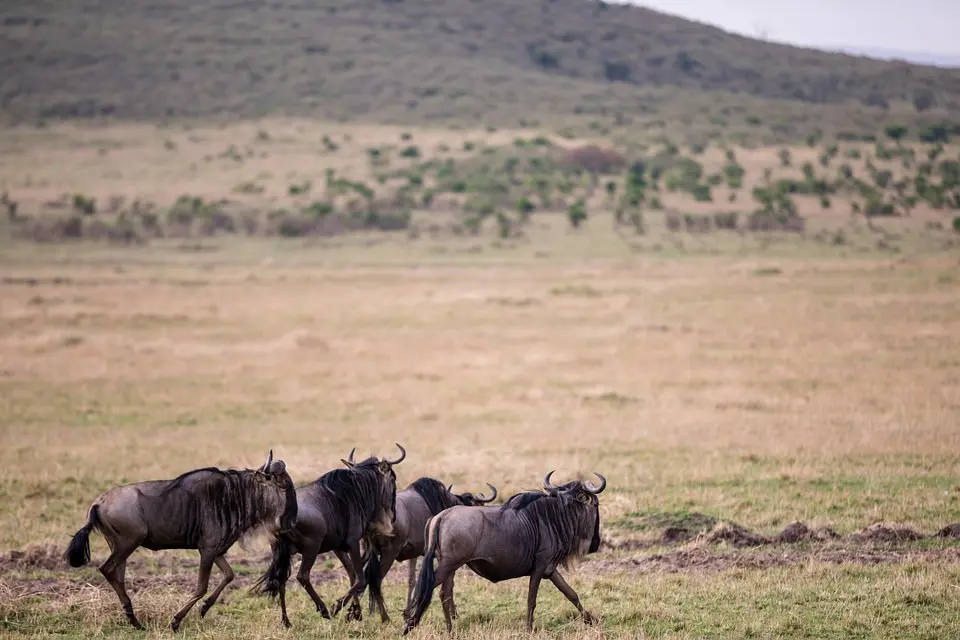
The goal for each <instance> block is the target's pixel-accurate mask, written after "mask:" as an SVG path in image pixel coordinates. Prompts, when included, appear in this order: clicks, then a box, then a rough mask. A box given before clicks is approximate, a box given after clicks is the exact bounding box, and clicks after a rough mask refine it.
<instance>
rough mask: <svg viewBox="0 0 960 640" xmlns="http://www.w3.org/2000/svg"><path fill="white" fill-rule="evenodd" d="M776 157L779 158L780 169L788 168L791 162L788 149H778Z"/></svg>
mask: <svg viewBox="0 0 960 640" xmlns="http://www.w3.org/2000/svg"><path fill="white" fill-rule="evenodd" d="M777 155H778V156H779V157H780V166H782V167H789V166H790V162H791V161H792V155H791V154H790V149H787V148H786V147H784V148H783V149H780V151H779V152H778V153H777Z"/></svg>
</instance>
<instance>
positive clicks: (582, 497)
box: [577, 491, 590, 504]
mask: <svg viewBox="0 0 960 640" xmlns="http://www.w3.org/2000/svg"><path fill="white" fill-rule="evenodd" d="M577 500H579V501H580V502H583V503H584V504H586V503H587V502H590V496H588V495H587V494H586V493H584V492H583V491H578V492H577Z"/></svg>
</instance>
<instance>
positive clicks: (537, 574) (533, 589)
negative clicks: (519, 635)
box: [527, 567, 544, 632]
mask: <svg viewBox="0 0 960 640" xmlns="http://www.w3.org/2000/svg"><path fill="white" fill-rule="evenodd" d="M543 574H544V570H543V569H541V568H540V567H536V568H534V570H533V573H532V574H530V586H529V588H528V589H527V632H530V631H533V610H534V609H536V608H537V593H538V592H539V591H540V581H541V580H542V579H543Z"/></svg>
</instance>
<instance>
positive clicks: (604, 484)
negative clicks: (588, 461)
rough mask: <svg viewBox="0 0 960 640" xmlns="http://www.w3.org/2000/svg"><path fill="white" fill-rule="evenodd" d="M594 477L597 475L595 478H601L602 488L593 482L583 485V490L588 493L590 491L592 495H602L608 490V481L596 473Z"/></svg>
mask: <svg viewBox="0 0 960 640" xmlns="http://www.w3.org/2000/svg"><path fill="white" fill-rule="evenodd" d="M593 475H595V476H597V477H598V478H600V486H599V487H597V486H596V485H594V484H593V483H592V482H585V483H583V488H584V489H586V490H587V491H589V492H590V493H592V494H594V495H596V494H598V493H601V492H602V491H603V490H604V489H606V488H607V479H606V478H604V477H603V476H602V475H600V474H599V473H597V472H596V471H594V472H593Z"/></svg>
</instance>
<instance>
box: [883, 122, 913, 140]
mask: <svg viewBox="0 0 960 640" xmlns="http://www.w3.org/2000/svg"><path fill="white" fill-rule="evenodd" d="M883 132H884V133H886V134H887V137H888V138H890V139H891V140H893V141H895V142H897V143H898V144H899V142H900V141H901V140H903V138H904V136H906V135H907V128H906V127H905V126H903V125H902V124H891V125H887V128H886V129H884V130H883Z"/></svg>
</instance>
